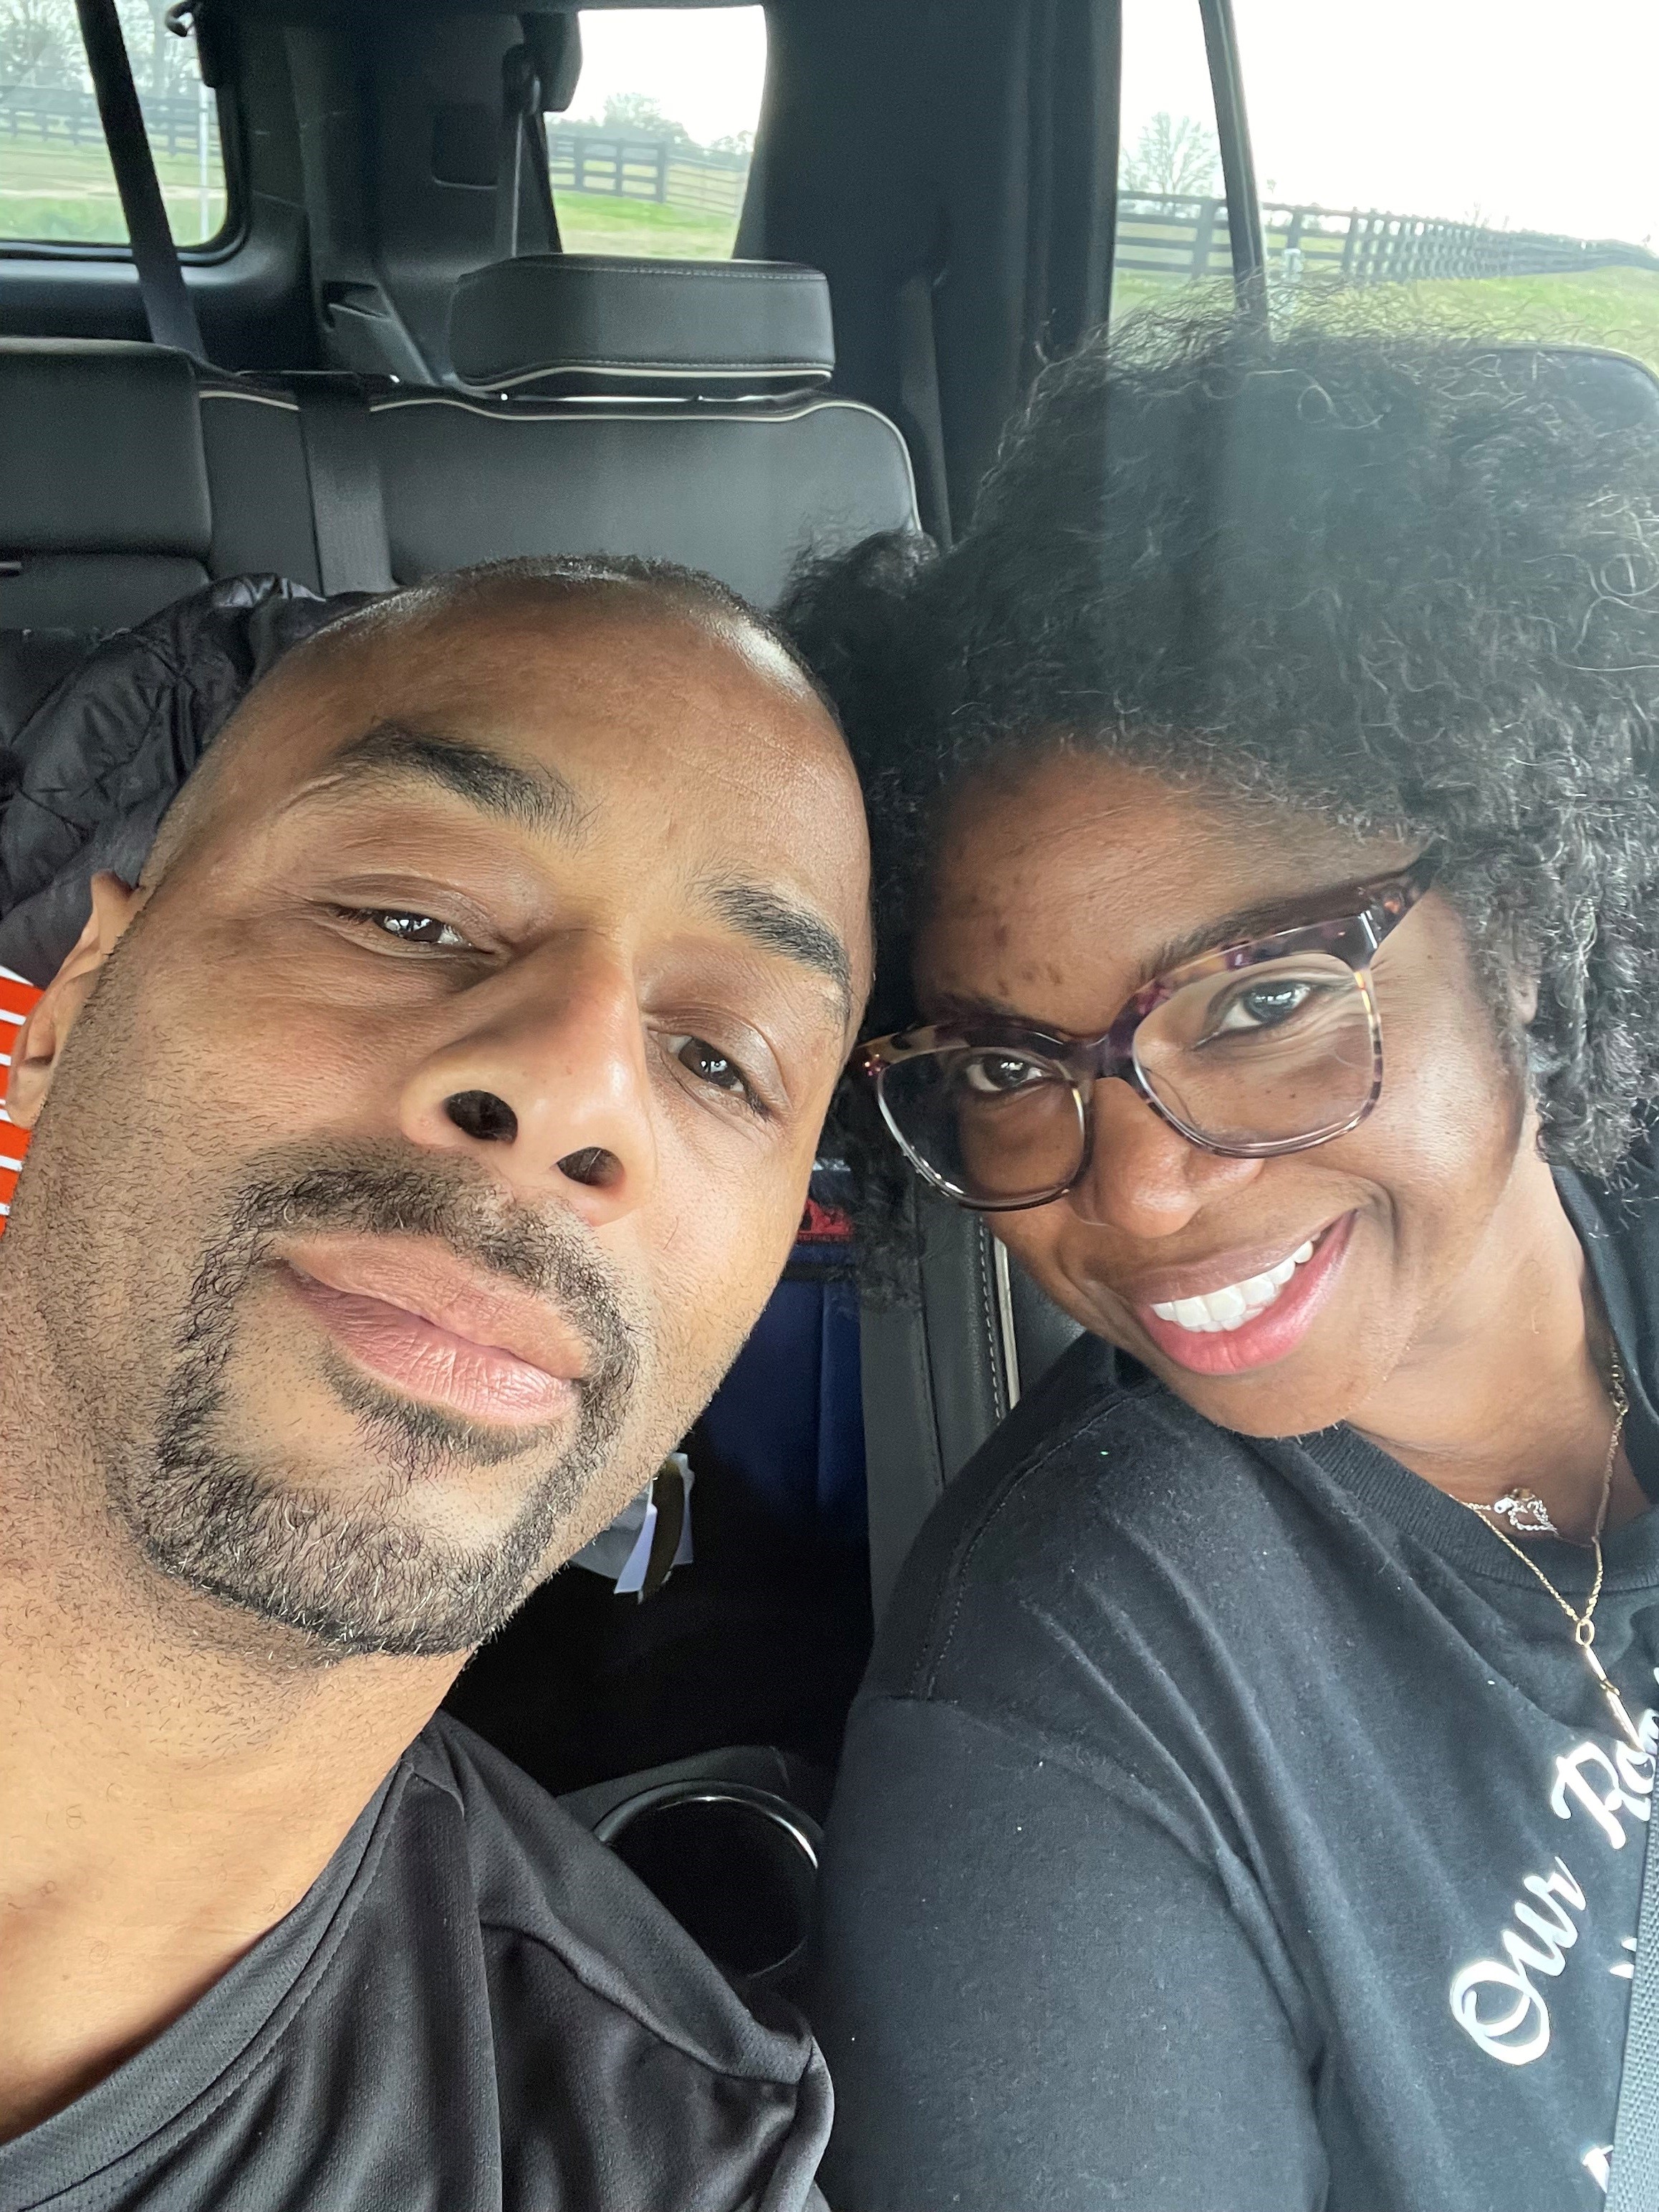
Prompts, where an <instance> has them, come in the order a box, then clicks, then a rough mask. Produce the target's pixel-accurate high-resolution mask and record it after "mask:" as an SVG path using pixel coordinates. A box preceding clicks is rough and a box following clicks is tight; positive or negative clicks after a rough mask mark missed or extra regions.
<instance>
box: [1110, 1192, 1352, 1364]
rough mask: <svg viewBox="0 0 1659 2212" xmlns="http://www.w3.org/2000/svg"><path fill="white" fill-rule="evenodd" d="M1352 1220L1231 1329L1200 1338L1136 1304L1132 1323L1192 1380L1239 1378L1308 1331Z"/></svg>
mask: <svg viewBox="0 0 1659 2212" xmlns="http://www.w3.org/2000/svg"><path fill="white" fill-rule="evenodd" d="M1353 1225H1354V1216H1353V1215H1352V1213H1345V1214H1344V1215H1343V1216H1342V1218H1341V1219H1340V1221H1334V1222H1333V1223H1332V1224H1331V1225H1330V1227H1329V1228H1328V1229H1326V1230H1323V1231H1322V1232H1321V1233H1320V1235H1319V1237H1317V1238H1316V1240H1315V1243H1314V1252H1313V1257H1312V1258H1311V1259H1310V1260H1309V1261H1307V1262H1306V1263H1305V1264H1304V1266H1302V1267H1298V1268H1297V1270H1296V1273H1294V1274H1293V1275H1292V1276H1291V1279H1290V1280H1289V1281H1288V1282H1287V1283H1286V1284H1285V1287H1284V1289H1283V1290H1282V1291H1280V1292H1279V1296H1278V1297H1276V1298H1275V1299H1274V1301H1273V1304H1272V1305H1270V1306H1269V1307H1268V1308H1267V1310H1266V1311H1265V1312H1263V1313H1259V1314H1257V1315H1256V1316H1255V1319H1254V1320H1253V1321H1247V1322H1243V1323H1242V1324H1241V1326H1240V1327H1239V1328H1234V1329H1227V1330H1223V1331H1220V1332H1218V1333H1217V1334H1214V1335H1205V1334H1200V1333H1199V1332H1197V1331H1195V1330H1193V1329H1188V1328H1182V1326H1181V1324H1180V1322H1176V1321H1165V1320H1164V1318H1163V1316H1161V1315H1159V1314H1156V1313H1154V1312H1153V1311H1152V1307H1151V1306H1150V1305H1137V1306H1136V1308H1135V1318H1136V1319H1137V1320H1138V1321H1139V1323H1140V1325H1141V1327H1142V1328H1144V1329H1145V1330H1146V1334H1147V1335H1148V1336H1149V1337H1151V1339H1152V1342H1153V1343H1154V1344H1155V1345H1157V1346H1158V1350H1159V1351H1160V1352H1164V1354H1165V1356H1166V1357H1167V1358H1170V1359H1172V1360H1174V1361H1175V1363H1176V1365H1177V1366H1178V1367H1184V1368H1186V1369H1187V1370H1188V1372H1189V1373H1191V1374H1194V1375H1239V1374H1243V1373H1244V1372H1246V1371H1247V1370H1249V1369H1250V1368H1253V1367H1266V1366H1267V1365H1268V1364H1269V1363H1270V1362H1272V1361H1273V1360H1275V1359H1283V1358H1285V1356H1286V1355H1287V1354H1288V1353H1290V1352H1294V1351H1295V1349H1296V1347H1297V1345H1298V1344H1300V1343H1301V1341H1302V1340H1303V1338H1304V1336H1305V1335H1306V1334H1307V1333H1308V1331H1309V1330H1310V1328H1312V1327H1313V1324H1314V1322H1315V1321H1316V1319H1317V1317H1318V1316H1319V1314H1320V1312H1321V1310H1322V1309H1323V1307H1324V1305H1325V1304H1326V1302H1327V1300H1328V1298H1329V1297H1330V1295H1331V1292H1332V1291H1333V1290H1334V1288H1335V1285H1336V1279H1337V1276H1338V1274H1339V1273H1340V1271H1341V1267H1342V1262H1343V1260H1344V1258H1345V1257H1346V1253H1347V1249H1348V1243H1349V1240H1350V1238H1351V1237H1352V1233H1353Z"/></svg>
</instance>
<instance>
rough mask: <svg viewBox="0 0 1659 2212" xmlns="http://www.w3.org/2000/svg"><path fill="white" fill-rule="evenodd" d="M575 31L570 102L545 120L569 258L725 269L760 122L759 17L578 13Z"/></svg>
mask: <svg viewBox="0 0 1659 2212" xmlns="http://www.w3.org/2000/svg"><path fill="white" fill-rule="evenodd" d="M581 30H582V68H581V76H580V78H579V79H578V81H577V85H576V94H575V97H574V100H572V102H571V105H570V109H569V112H568V113H567V114H565V115H562V116H550V117H549V118H548V133H547V150H548V160H549V164H550V169H551V172H552V177H553V198H554V203H555V205H556V207H557V210H558V216H559V233H560V236H561V238H562V240H563V242H564V246H565V249H566V251H567V252H571V253H624V254H665V255H668V256H671V257H678V258H684V259H693V260H720V259H723V258H725V257H726V255H728V254H729V253H730V252H731V251H732V246H733V245H734V243H735V242H736V240H737V235H738V217H739V216H741V215H742V213H743V196H744V191H745V189H746V188H747V185H748V182H749V162H750V155H752V154H753V152H754V147H755V127H756V125H757V123H758V122H759V120H760V104H761V88H762V85H763V82H764V79H765V76H766V13H765V10H764V9H762V8H623V9H584V10H583V11H582V15H581Z"/></svg>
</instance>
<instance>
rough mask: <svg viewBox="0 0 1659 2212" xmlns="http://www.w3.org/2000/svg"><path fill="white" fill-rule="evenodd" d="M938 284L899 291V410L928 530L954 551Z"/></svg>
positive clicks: (925, 282) (912, 280)
mask: <svg viewBox="0 0 1659 2212" xmlns="http://www.w3.org/2000/svg"><path fill="white" fill-rule="evenodd" d="M933 283H934V279H933V276H931V275H930V274H929V273H928V272H927V270H917V271H916V273H915V276H908V277H906V279H905V281H904V283H902V284H901V285H900V286H899V289H898V371H899V405H900V407H901V409H902V410H903V414H904V419H905V422H906V425H907V427H908V428H909V430H910V433H911V452H912V453H913V454H914V456H915V463H916V476H917V478H918V490H919V492H920V498H919V501H918V504H919V505H920V507H921V520H922V526H923V527H924V528H925V529H926V530H927V531H928V532H931V534H932V535H933V538H935V539H936V540H937V542H938V543H939V545H940V546H941V547H944V548H945V549H946V550H948V549H949V546H950V544H951V485H950V479H949V477H948V476H947V475H946V472H945V415H944V410H943V409H942V408H941V407H940V405H939V345H938V342H937V340H936V338H935V336H934V332H933Z"/></svg>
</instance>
